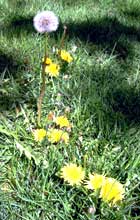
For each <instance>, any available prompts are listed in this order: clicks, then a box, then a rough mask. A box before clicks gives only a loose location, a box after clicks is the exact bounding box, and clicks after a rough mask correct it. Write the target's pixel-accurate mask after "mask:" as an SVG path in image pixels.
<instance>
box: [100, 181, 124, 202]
mask: <svg viewBox="0 0 140 220" xmlns="http://www.w3.org/2000/svg"><path fill="white" fill-rule="evenodd" d="M124 193H125V190H124V188H123V185H122V184H121V183H119V182H118V181H117V180H115V179H113V178H106V180H105V181H104V184H103V185H102V187H101V192H100V197H101V198H102V199H103V201H104V202H108V203H111V202H112V203H113V204H115V203H117V202H118V201H121V200H122V199H123V198H124Z"/></svg>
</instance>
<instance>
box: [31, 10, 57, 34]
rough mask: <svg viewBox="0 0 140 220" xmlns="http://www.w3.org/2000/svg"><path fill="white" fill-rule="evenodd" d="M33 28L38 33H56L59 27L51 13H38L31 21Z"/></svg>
mask: <svg viewBox="0 0 140 220" xmlns="http://www.w3.org/2000/svg"><path fill="white" fill-rule="evenodd" d="M33 23H34V27H35V29H36V30H37V31H38V32H39V33H45V32H52V31H56V30H57V28H58V25H59V20H58V17H57V16H56V15H55V14H54V13H53V12H52V11H42V12H39V13H38V14H37V15H36V16H35V17H34V19H33Z"/></svg>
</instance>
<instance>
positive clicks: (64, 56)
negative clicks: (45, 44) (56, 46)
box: [59, 50, 73, 63]
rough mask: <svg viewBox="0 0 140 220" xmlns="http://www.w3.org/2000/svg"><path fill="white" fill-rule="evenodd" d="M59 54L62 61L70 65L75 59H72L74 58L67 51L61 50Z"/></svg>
mask: <svg viewBox="0 0 140 220" xmlns="http://www.w3.org/2000/svg"><path fill="white" fill-rule="evenodd" d="M59 54H60V57H61V59H62V60H65V61H66V62H68V63H70V62H72V61H73V58H72V56H71V55H70V54H69V52H67V51H65V50H61V51H60V52H59Z"/></svg>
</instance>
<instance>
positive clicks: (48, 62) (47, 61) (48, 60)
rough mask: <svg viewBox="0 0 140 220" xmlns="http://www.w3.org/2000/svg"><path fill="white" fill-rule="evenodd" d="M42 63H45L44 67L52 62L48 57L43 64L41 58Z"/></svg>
mask: <svg viewBox="0 0 140 220" xmlns="http://www.w3.org/2000/svg"><path fill="white" fill-rule="evenodd" d="M42 62H43V63H45V64H46V65H50V64H52V60H51V59H50V58H49V57H47V58H46V60H45V62H44V58H43V59H42Z"/></svg>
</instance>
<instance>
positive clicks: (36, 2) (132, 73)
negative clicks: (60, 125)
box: [0, 0, 140, 220]
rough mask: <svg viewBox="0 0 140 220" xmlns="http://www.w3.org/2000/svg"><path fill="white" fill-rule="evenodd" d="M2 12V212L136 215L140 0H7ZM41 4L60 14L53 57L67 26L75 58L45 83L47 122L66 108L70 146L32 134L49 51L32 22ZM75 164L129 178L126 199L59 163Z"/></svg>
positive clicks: (77, 217)
mask: <svg viewBox="0 0 140 220" xmlns="http://www.w3.org/2000/svg"><path fill="white" fill-rule="evenodd" d="M0 9H1V14H0V28H1V31H0V219H3V220H20V219H21V220H22V219H26V220H72V219H74V220H86V219H87V220H95V219H97V220H133V219H135V220H136V219H140V185H139V182H140V139H139V138H140V123H139V122H140V1H139V0H133V1H132V0H126V1H122V0H118V1H114V0H104V1H100V0H86V1H83V0H76V1H74V0H69V1H68V0H48V1H46V0H28V1H27V0H22V1H21V0H1V1H0ZM43 10H52V11H53V12H54V13H55V14H56V15H58V16H59V18H60V26H59V28H58V30H57V31H56V32H55V33H51V34H50V35H49V40H48V45H47V48H48V51H49V54H50V55H51V54H53V53H52V48H53V46H57V45H58V44H59V42H60V39H61V35H62V32H63V25H66V26H67V36H66V39H65V42H64V48H65V49H66V50H68V51H71V54H72V56H73V58H74V60H73V62H72V63H71V64H70V65H68V67H67V68H65V70H64V71H63V72H61V74H60V76H59V77H58V78H57V79H53V80H47V86H46V92H45V97H44V100H43V106H42V118H41V121H42V127H43V128H44V129H48V125H47V121H46V117H47V115H48V113H49V112H50V111H55V112H56V113H58V114H64V112H66V110H67V109H70V111H69V112H68V114H67V115H68V118H69V121H70V122H71V124H72V129H71V132H70V140H69V144H68V145H65V144H64V143H60V144H50V143H49V142H48V140H44V141H43V142H41V143H38V142H36V141H35V140H34V137H33V135H32V132H31V129H36V128H37V125H36V119H37V99H38V96H39V87H40V75H41V60H42V57H43V53H44V38H43V35H41V34H38V33H37V32H36V31H35V29H34V27H33V22H32V21H33V17H34V16H35V15H36V13H37V12H38V11H43ZM75 46H76V47H77V49H76V51H75V52H72V50H73V48H74V47H75ZM21 146H23V147H24V150H23V151H22V150H21V148H20V150H19V149H18V147H21ZM25 149H26V150H27V153H26V151H25ZM28 153H30V154H31V159H30V155H29V154H28ZM70 162H73V163H76V164H78V165H80V166H82V167H84V168H85V171H86V175H87V176H88V173H90V172H91V173H93V172H95V173H98V174H104V175H105V176H107V177H112V178H115V179H116V180H118V181H119V182H120V183H122V184H124V187H125V197H124V199H123V200H122V202H121V204H119V205H118V206H116V207H111V206H109V205H108V204H107V203H105V202H103V201H102V200H101V199H98V201H97V199H96V197H95V195H93V192H92V191H88V190H86V189H84V187H76V186H73V187H72V186H70V185H68V184H67V182H64V181H63V179H62V178H60V170H61V168H62V167H63V166H64V165H65V164H66V163H70ZM90 207H95V209H96V212H95V214H94V215H93V216H91V215H90V214H89V213H88V210H89V208H90Z"/></svg>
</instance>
